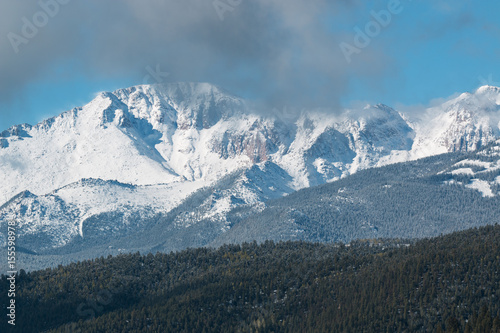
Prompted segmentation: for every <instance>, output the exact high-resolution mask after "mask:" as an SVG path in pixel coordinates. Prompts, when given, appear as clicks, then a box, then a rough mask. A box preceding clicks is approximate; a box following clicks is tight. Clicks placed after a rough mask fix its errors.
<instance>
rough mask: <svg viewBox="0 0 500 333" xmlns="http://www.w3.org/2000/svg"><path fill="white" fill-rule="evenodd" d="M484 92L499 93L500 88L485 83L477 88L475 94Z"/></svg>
mask: <svg viewBox="0 0 500 333" xmlns="http://www.w3.org/2000/svg"><path fill="white" fill-rule="evenodd" d="M484 93H497V94H498V93H500V88H499V87H495V86H489V85H485V86H482V87H479V88H477V90H476V94H484Z"/></svg>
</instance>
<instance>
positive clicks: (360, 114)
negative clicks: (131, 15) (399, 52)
mask: <svg viewBox="0 0 500 333" xmlns="http://www.w3.org/2000/svg"><path fill="white" fill-rule="evenodd" d="M250 105H251V104H249V103H248V102H246V101H245V100H243V99H241V98H238V97H235V96H232V95H230V94H229V93H227V92H225V91H224V90H222V89H220V88H218V87H216V86H213V85H210V84H206V83H196V84H195V83H179V84H167V85H154V86H150V85H143V86H135V87H131V88H127V89H121V90H117V91H115V92H112V93H110V92H107V93H101V94H99V95H98V96H97V97H96V98H95V99H94V100H93V101H91V102H90V103H89V104H87V105H85V106H83V107H81V108H75V109H73V110H70V111H67V112H65V113H62V114H61V115H59V116H56V117H53V118H50V119H47V120H45V121H43V122H41V123H39V124H37V125H35V126H30V125H27V124H24V125H19V126H14V127H12V128H10V129H8V130H5V131H3V132H1V133H0V226H1V227H2V228H4V226H5V225H6V222H7V221H8V220H9V219H16V220H17V221H18V223H19V225H20V226H22V228H20V230H19V235H20V239H21V240H22V239H23V237H24V239H25V240H26V242H27V243H29V244H30V246H31V247H32V248H36V250H44V249H49V248H56V247H60V246H64V245H65V244H67V243H68V242H71V241H72V240H74V239H75V238H78V237H81V238H84V239H85V237H86V233H85V231H86V230H88V233H87V235H90V233H93V234H98V233H99V232H102V233H107V234H113V233H116V234H124V233H127V232H132V231H133V230H136V229H137V228H140V227H141V226H140V223H138V222H137V220H141V219H142V220H144V221H149V220H152V219H155V218H157V217H158V216H160V215H162V214H166V213H168V212H169V211H171V210H172V209H173V208H175V207H178V206H179V205H180V204H181V203H182V202H183V200H184V199H185V198H186V197H187V196H189V195H190V194H191V193H194V192H195V191H197V190H199V189H202V188H205V187H207V186H210V185H211V184H213V183H214V182H216V181H219V180H220V179H221V178H223V177H224V176H227V175H232V176H231V177H230V179H231V182H232V183H230V184H227V183H226V184H225V185H224V186H223V190H222V189H221V190H220V191H218V192H217V194H216V195H211V196H209V197H207V198H205V200H204V201H203V202H202V203H201V204H200V207H203V209H201V208H200V209H197V210H196V211H197V213H196V214H198V215H199V216H198V218H195V217H193V216H190V217H189V218H188V217H186V216H185V217H186V218H185V219H184V220H183V221H180V222H179V223H178V225H179V226H184V227H186V226H187V225H192V223H196V221H197V220H198V219H206V218H207V217H209V218H213V219H214V220H217V221H218V223H219V224H217V226H216V228H218V229H220V230H227V229H228V228H230V226H229V225H227V224H225V223H224V220H225V217H224V216H225V214H226V213H227V212H228V211H229V210H231V209H232V208H234V207H238V206H244V205H249V204H252V205H254V204H256V203H259V202H264V201H266V200H269V199H274V198H279V197H281V196H283V195H286V194H289V193H291V192H293V191H296V190H298V189H301V188H305V187H310V186H313V185H319V184H324V183H327V182H332V181H335V180H338V179H340V178H342V177H345V176H347V175H349V174H352V173H355V172H356V171H358V170H361V169H366V168H370V167H375V166H381V165H385V164H389V163H393V162H400V161H407V160H411V159H415V158H419V157H424V156H430V155H435V154H440V153H444V152H451V151H470V150H474V149H477V148H479V147H481V146H483V145H485V144H486V143H488V142H490V141H493V140H495V139H496V138H498V137H500V131H499V120H500V106H499V105H500V89H499V88H495V87H482V88H480V89H478V90H477V91H476V92H474V93H465V94H462V95H460V96H459V97H457V98H454V99H451V100H449V101H447V102H445V103H443V104H442V105H439V106H437V107H433V108H430V109H428V110H426V111H425V112H423V113H422V114H421V116H420V119H418V120H416V121H412V122H410V121H407V119H408V117H407V116H405V115H402V114H400V113H399V112H397V111H395V110H394V109H392V108H390V107H388V106H385V105H373V106H370V105H368V106H366V107H364V108H362V109H360V110H345V111H342V112H338V113H327V112H321V111H315V110H311V111H310V112H304V113H302V114H300V115H297V116H296V117H295V118H293V120H284V119H283V117H275V116H273V115H269V116H263V115H262V112H259V111H260V110H253V109H252V107H251V106H250ZM19 193H20V194H19ZM103 216H105V218H103ZM96 217H101V218H100V219H98V218H96ZM98 221H106V223H105V224H103V225H99V222H98ZM90 226H92V227H90ZM1 230H2V232H3V229H1ZM3 238H5V234H3V236H2V239H3Z"/></svg>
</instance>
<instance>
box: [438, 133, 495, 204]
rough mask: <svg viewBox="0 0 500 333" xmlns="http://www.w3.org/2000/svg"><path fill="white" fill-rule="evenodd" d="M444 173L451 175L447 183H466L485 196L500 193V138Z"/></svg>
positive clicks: (468, 186)
mask: <svg viewBox="0 0 500 333" xmlns="http://www.w3.org/2000/svg"><path fill="white" fill-rule="evenodd" d="M443 173H444V174H448V175H451V179H450V180H447V181H446V183H447V184H462V185H465V187H467V188H471V189H474V190H477V191H479V192H481V193H482V194H483V196H484V197H494V196H496V195H500V140H496V141H494V142H492V143H490V144H489V145H487V146H485V147H484V148H482V149H480V150H479V151H477V153H475V154H474V155H473V156H471V157H470V158H467V159H465V160H462V161H460V162H458V163H456V164H455V165H453V166H452V168H450V169H449V170H444V171H443Z"/></svg>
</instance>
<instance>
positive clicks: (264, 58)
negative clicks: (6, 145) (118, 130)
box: [0, 0, 385, 105]
mask: <svg viewBox="0 0 500 333" xmlns="http://www.w3.org/2000/svg"><path fill="white" fill-rule="evenodd" d="M56 1H57V0H41V2H38V1H2V2H1V4H0V33H1V35H2V38H1V39H0V59H1V62H0V72H1V73H2V78H1V80H0V94H1V98H2V100H6V99H8V98H9V96H12V94H13V93H14V92H15V91H17V90H19V89H23V88H24V87H25V86H26V85H27V84H29V83H30V82H32V81H33V80H36V79H38V78H40V77H41V76H44V75H48V73H50V71H51V70H53V68H54V67H55V66H56V65H57V64H58V63H62V62H67V61H71V63H72V64H73V66H75V69H77V70H81V71H83V72H84V73H86V74H87V75H89V76H100V77H107V76H110V77H111V76H129V77H134V78H135V79H136V80H137V82H138V83H142V81H143V79H144V77H145V75H147V74H148V71H147V70H146V68H147V66H150V68H153V69H154V68H156V66H157V65H159V66H160V68H161V70H162V71H167V72H169V73H170V75H169V77H168V79H169V80H170V81H209V82H214V83H217V84H220V85H222V86H224V87H226V88H228V89H229V90H231V91H235V92H249V93H250V94H251V95H254V96H260V97H262V98H264V99H266V100H268V101H274V102H280V103H281V104H283V103H284V101H285V100H286V101H287V102H286V103H287V104H290V105H293V104H294V103H297V104H305V105H311V104H318V105H321V104H332V103H335V102H336V101H337V100H338V97H339V96H340V95H341V94H343V93H345V91H346V87H347V82H348V78H349V76H352V75H366V76H371V75H374V73H377V72H379V71H381V70H383V66H384V63H385V57H384V56H382V55H381V54H380V53H377V49H376V48H369V49H366V50H363V52H362V53H361V54H359V55H356V56H357V57H358V59H357V60H358V61H356V63H355V64H351V65H349V66H347V64H346V61H345V59H344V56H343V54H342V52H341V51H340V49H339V46H338V44H339V42H340V41H343V40H347V41H349V40H351V39H352V35H353V32H352V30H350V31H346V32H345V33H344V34H341V33H338V32H336V33H332V32H330V30H331V29H329V27H328V24H330V22H332V20H335V18H336V17H338V18H342V17H346V15H352V13H353V12H355V11H356V10H362V9H363V7H362V5H361V4H360V3H359V2H357V1H327V0H310V1H302V0H251V1H250V0H241V1H239V0H220V1H213V0H170V1H156V0H143V1H133V0H123V1H100V0H99V1H98V0H86V1H78V0H72V1H71V0H70V1H68V0H65V1H68V3H67V4H64V5H63V4H60V5H59V8H57V9H56V8H55V7H54V6H51V7H50V8H52V9H53V11H54V12H57V13H56V14H55V15H53V17H48V20H47V22H46V24H44V25H43V26H42V27H40V28H38V32H37V33H36V34H35V36H34V37H31V38H26V40H24V42H26V41H27V43H24V42H23V43H20V42H19V40H18V39H14V40H15V42H14V44H16V46H15V47H13V46H12V44H13V42H12V40H13V38H14V37H13V36H14V35H12V34H10V35H9V33H14V34H16V35H17V36H21V37H23V38H24V35H23V32H22V28H23V26H24V25H25V22H23V18H26V19H27V20H28V21H30V22H31V23H33V21H34V19H35V18H34V15H35V16H36V15H37V13H39V12H40V11H42V6H41V3H46V4H53V3H59V2H56ZM60 2H61V3H62V2H63V1H62V0H60ZM221 3H222V7H221V6H220V4H221ZM381 3H383V2H381ZM216 5H219V7H218V8H219V10H217V9H216ZM47 8H49V7H47ZM221 17H222V18H223V19H221ZM36 19H38V20H39V22H41V23H43V16H38V17H36ZM15 48H17V49H18V51H19V52H17V53H16V52H15Z"/></svg>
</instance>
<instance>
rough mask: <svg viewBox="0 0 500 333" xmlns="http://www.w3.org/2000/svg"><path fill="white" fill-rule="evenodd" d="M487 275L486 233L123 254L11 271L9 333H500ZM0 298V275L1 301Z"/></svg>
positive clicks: (496, 229) (496, 248)
mask: <svg viewBox="0 0 500 333" xmlns="http://www.w3.org/2000/svg"><path fill="white" fill-rule="evenodd" d="M499 271H500V226H498V225H496V226H489V227H483V228H480V229H471V230H468V231H464V232H459V233H454V234H450V235H446V236H441V237H437V238H432V239H424V240H420V241H417V242H413V241H405V240H360V241H356V242H353V243H351V244H346V245H344V244H313V243H306V242H283V243H281V242H280V243H274V242H271V241H267V242H265V243H263V244H261V245H258V244H257V243H250V244H248V243H247V244H242V245H230V246H223V247H221V248H219V249H208V248H200V249H188V250H185V251H182V252H178V253H170V254H160V253H158V254H156V255H153V254H148V255H146V256H141V255H139V254H127V255H120V256H118V257H113V258H107V259H105V258H100V259H96V260H92V261H85V262H79V263H74V264H71V265H69V266H65V267H63V266H60V267H58V268H57V269H46V270H43V271H36V272H30V273H25V272H24V271H22V272H20V274H19V276H18V277H17V279H18V285H17V288H18V293H17V295H16V296H17V297H16V299H17V301H16V304H17V309H18V310H17V320H16V323H17V325H16V327H15V328H16V329H17V331H18V332H39V331H49V332H396V331H397V332H425V331H427V332H431V331H432V332H439V331H443V330H444V331H446V332H500V302H499V301H498V297H499V292H500V286H499V282H500V274H499ZM7 289H8V283H7V280H6V277H5V276H2V279H1V283H0V295H1V297H5V295H7ZM1 306H2V308H4V309H5V307H6V300H5V299H4V298H2V303H1ZM2 325H3V326H2V327H1V329H0V331H2V332H8V329H11V327H8V328H7V327H6V326H5V325H6V321H5V320H2ZM9 331H10V330H9Z"/></svg>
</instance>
